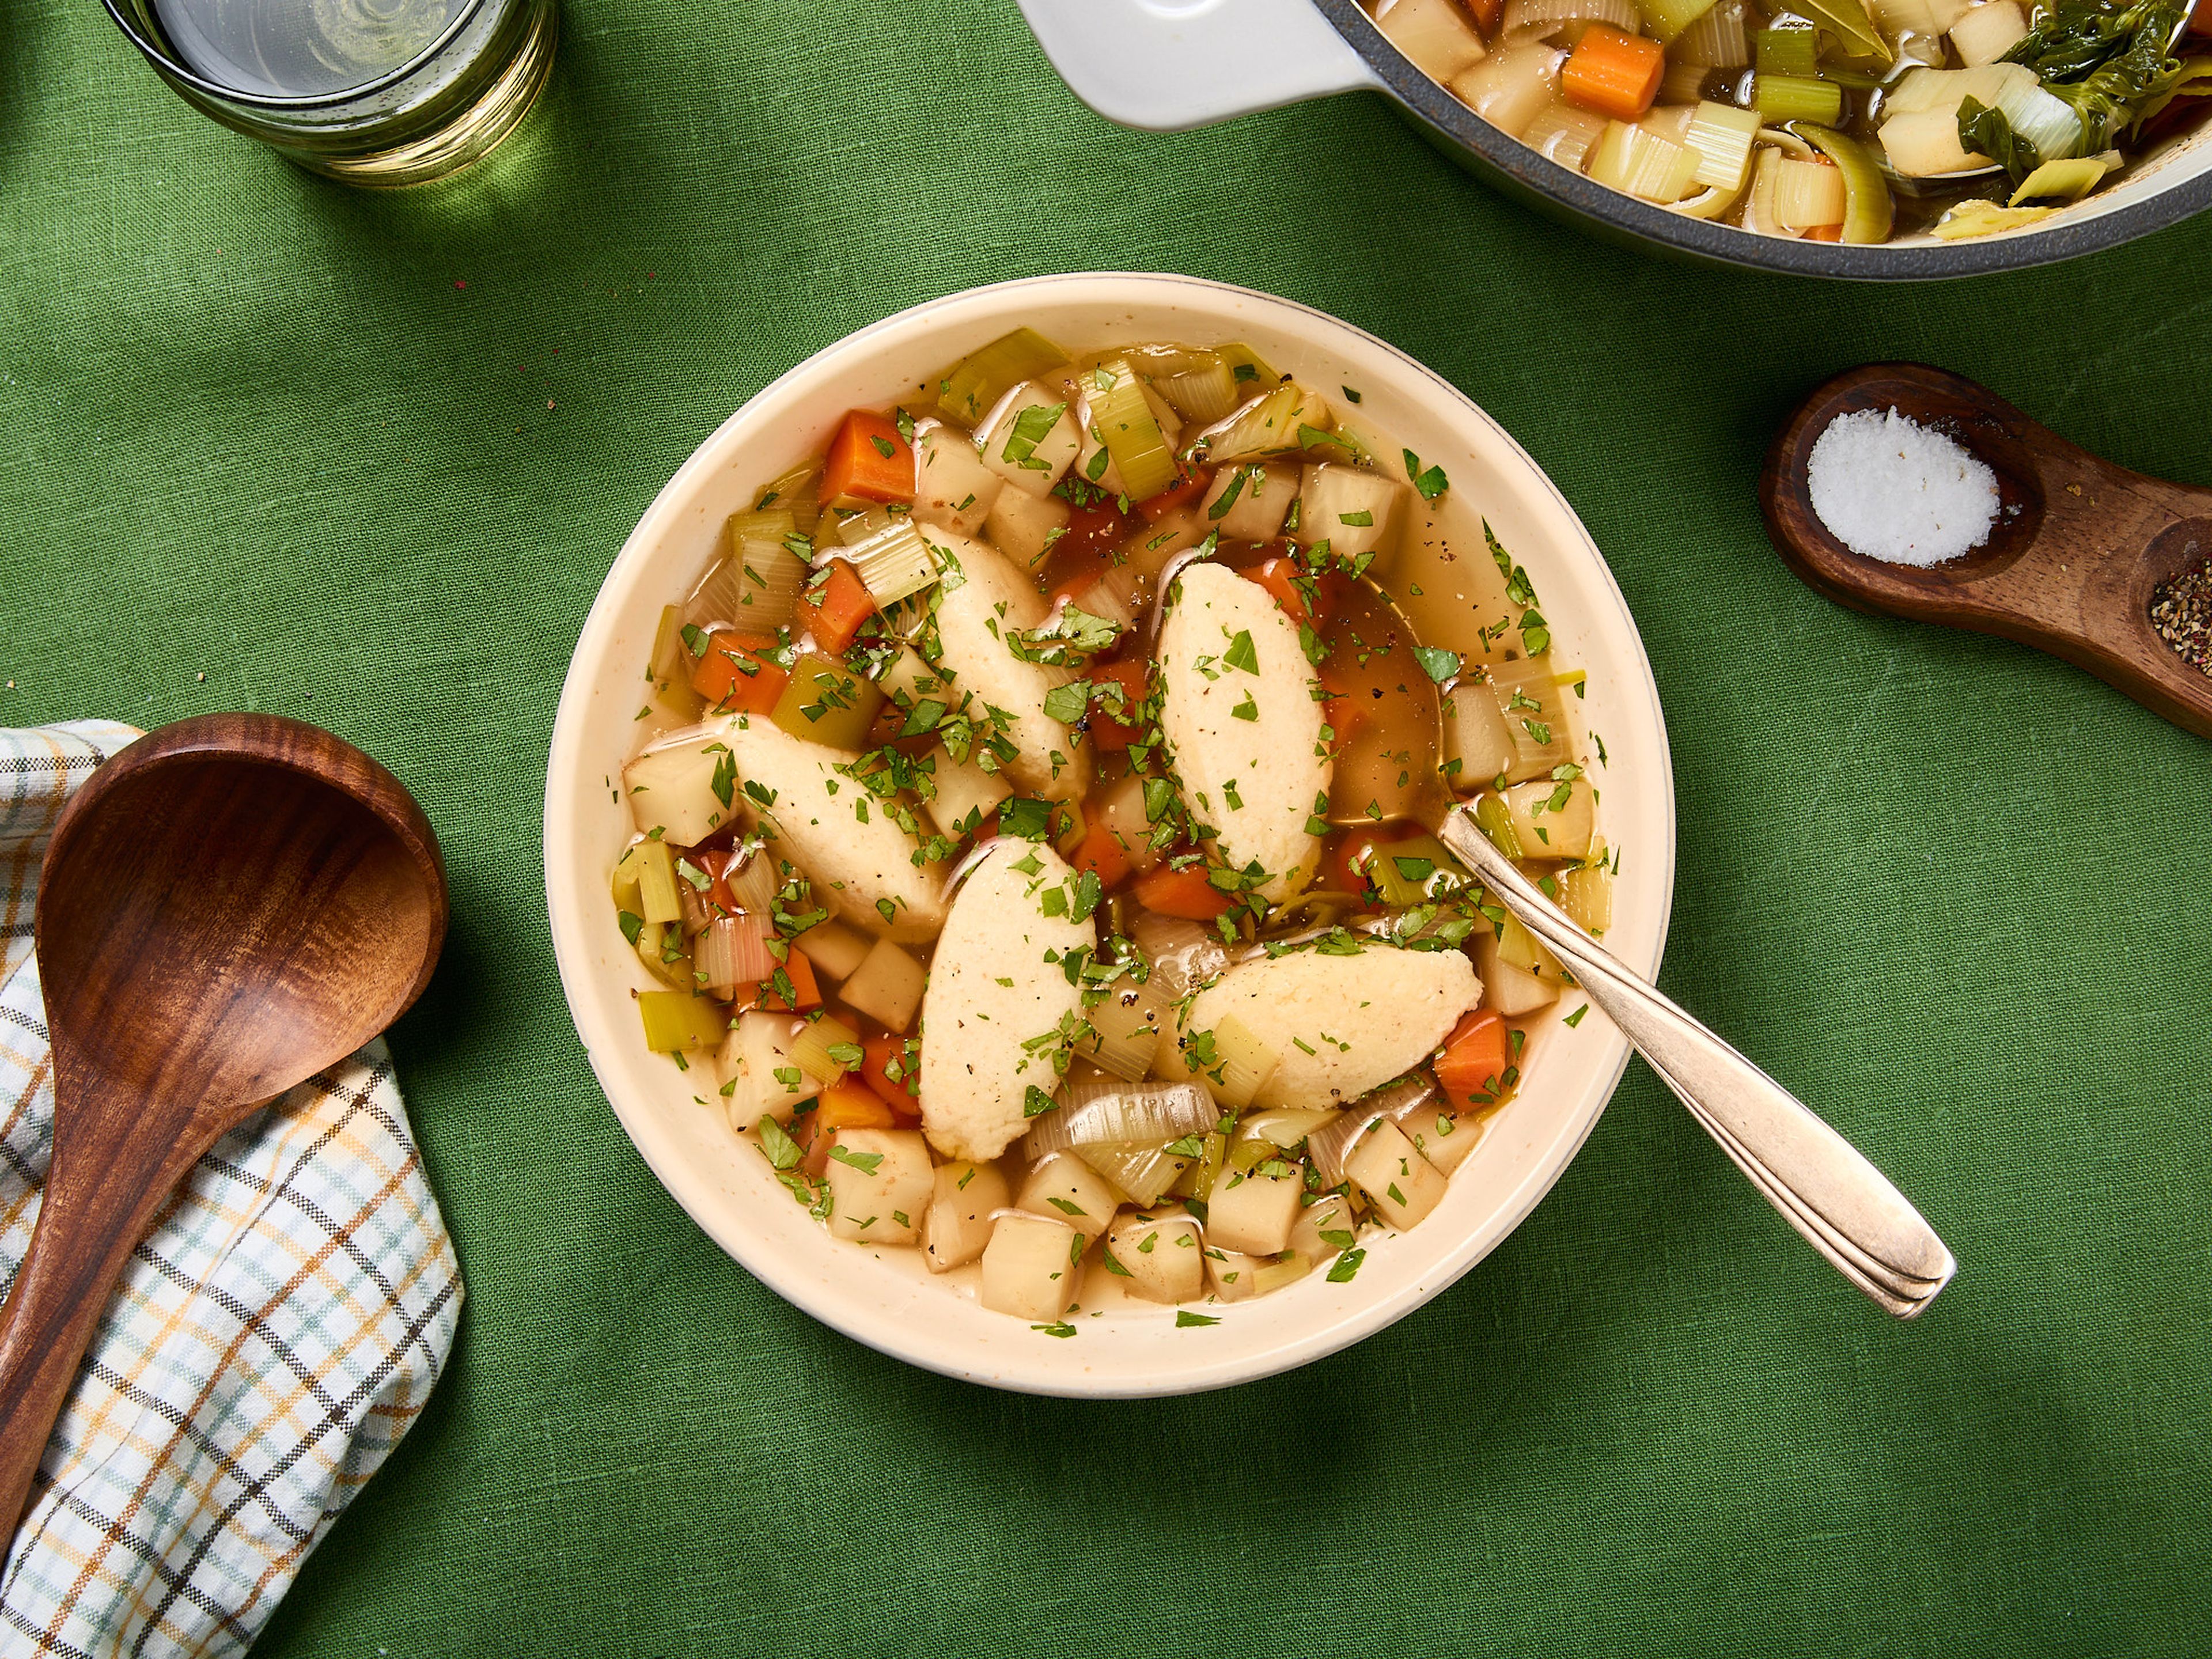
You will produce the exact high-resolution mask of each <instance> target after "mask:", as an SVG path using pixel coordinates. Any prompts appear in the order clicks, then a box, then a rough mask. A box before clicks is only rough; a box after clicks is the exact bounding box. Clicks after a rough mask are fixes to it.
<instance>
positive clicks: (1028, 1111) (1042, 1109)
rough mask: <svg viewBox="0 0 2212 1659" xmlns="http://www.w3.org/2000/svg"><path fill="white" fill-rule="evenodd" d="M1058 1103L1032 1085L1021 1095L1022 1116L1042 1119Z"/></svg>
mask: <svg viewBox="0 0 2212 1659" xmlns="http://www.w3.org/2000/svg"><path fill="white" fill-rule="evenodd" d="M1059 1104H1060V1103H1059V1102H1058V1101H1056V1100H1054V1098H1053V1097H1051V1096H1050V1095H1048V1094H1047V1093H1045V1091H1043V1090H1042V1089H1040V1088H1038V1087H1037V1086H1036V1084H1034V1083H1032V1084H1030V1086H1029V1087H1028V1088H1027V1089H1026V1090H1024V1091H1023V1093H1022V1115H1023V1116H1024V1117H1042V1116H1043V1115H1045V1114H1046V1113H1047V1112H1048V1111H1050V1110H1052V1109H1053V1108H1054V1107H1055V1106H1057V1105H1059Z"/></svg>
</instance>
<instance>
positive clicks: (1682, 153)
mask: <svg viewBox="0 0 2212 1659" xmlns="http://www.w3.org/2000/svg"><path fill="white" fill-rule="evenodd" d="M1698 167H1699V155H1698V153H1697V151H1695V150H1693V149H1690V148H1689V146H1688V145H1686V144H1678V143H1674V142H1673V141H1671V140H1669V139H1666V138H1662V137H1660V136H1659V135H1658V134H1657V133H1656V132H1652V131H1649V130H1648V129H1646V128H1644V127H1632V126H1630V125H1628V124H1627V123H1626V121H1613V122H1608V123H1607V125H1606V129H1605V137H1602V138H1601V139H1599V140H1598V144H1597V149H1596V150H1595V153H1593V154H1592V155H1591V156H1590V160H1589V176H1590V177H1591V178H1593V179H1596V180H1597V181H1598V183H1600V184H1601V185H1611V186H1612V187H1613V189H1615V190H1620V191H1627V192H1628V193H1629V194H1630V195H1632V196H1641V197H1644V200H1646V201H1649V202H1658V203H1661V204H1667V203H1671V202H1679V201H1680V200H1681V199H1682V197H1685V196H1686V195H1688V194H1689V193H1690V187H1691V185H1692V182H1693V181H1694V180H1695V179H1696V178H1697V176H1698Z"/></svg>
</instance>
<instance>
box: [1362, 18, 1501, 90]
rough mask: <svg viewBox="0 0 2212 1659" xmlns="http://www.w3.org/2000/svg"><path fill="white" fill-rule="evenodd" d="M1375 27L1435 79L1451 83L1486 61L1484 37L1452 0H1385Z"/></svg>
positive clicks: (1419, 67) (1423, 71)
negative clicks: (1483, 49)
mask: <svg viewBox="0 0 2212 1659" xmlns="http://www.w3.org/2000/svg"><path fill="white" fill-rule="evenodd" d="M1375 27H1376V28H1378V29H1381V30H1382V31H1383V33H1384V34H1385V35H1386V36H1388V37H1389V41H1390V44H1391V45H1393V46H1395V47H1397V48H1398V50H1399V51H1401V52H1404V53H1405V54H1406V56H1407V58H1410V59H1412V60H1413V65H1414V67H1415V68H1417V69H1419V70H1421V72H1422V73H1423V74H1425V75H1426V76H1429V77H1430V78H1431V80H1437V81H1449V80H1450V79H1451V78H1452V76H1455V75H1457V74H1458V73H1459V72H1460V71H1461V70H1464V69H1467V68H1468V67H1469V66H1470V65H1472V64H1479V63H1480V62H1481V61H1482V55H1483V53H1482V37H1481V36H1480V35H1479V34H1477V33H1475V32H1474V29H1473V27H1470V26H1469V25H1468V21H1467V15H1466V14H1465V13H1464V12H1462V11H1461V10H1460V9H1459V8H1458V7H1457V6H1455V5H1454V4H1453V3H1452V0H1383V3H1382V4H1381V5H1379V6H1377V7H1376V9H1375Z"/></svg>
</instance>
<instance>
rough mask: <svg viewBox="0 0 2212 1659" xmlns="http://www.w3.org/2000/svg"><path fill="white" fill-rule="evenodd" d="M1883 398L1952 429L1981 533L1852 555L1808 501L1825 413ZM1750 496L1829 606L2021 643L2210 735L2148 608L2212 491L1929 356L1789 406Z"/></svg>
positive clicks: (2186, 562) (2208, 511)
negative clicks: (2096, 451)
mask: <svg viewBox="0 0 2212 1659" xmlns="http://www.w3.org/2000/svg"><path fill="white" fill-rule="evenodd" d="M1891 409H1894V410H1897V411H1898V412H1899V413H1900V414H1902V415H1905V416H1910V417H1911V418H1912V419H1913V420H1915V421H1917V422H1920V423H1921V424H1922V425H1923V426H1929V427H1933V428H1936V430H1938V431H1941V432H1942V433H1944V434H1946V435H1948V436H1950V437H1952V438H1954V439H1955V440H1957V441H1959V442H1960V444H1962V445H1964V446H1965V447H1966V448H1967V449H1969V450H1971V451H1972V452H1973V453H1974V454H1975V455H1977V456H1978V457H1979V458H1980V459H1982V460H1983V461H1984V462H1985V463H1986V464H1987V465H1988V466H1989V468H1990V471H1992V472H1994V473H1996V479H1997V494H1998V501H1999V510H1998V515H1997V521H1996V524H1995V525H1993V526H1991V527H1990V536H1989V540H1988V541H1987V542H1986V543H1984V544H1983V545H1982V546H1980V547H1978V548H1976V549H1975V550H1973V551H1972V552H1970V553H1967V554H1966V555H1964V556H1961V557H1959V558H1957V559H1954V560H1952V561H1951V562H1948V563H1947V564H1940V565H1936V566H1934V567H1933V568H1929V569H1925V570H1921V569H1916V568H1912V567H1911V566H1909V565H1896V564H1887V563H1884V562H1882V561H1881V560H1879V559H1869V558H1865V557H1862V556H1860V555H1858V554H1857V553H1854V552H1852V551H1851V550H1850V549H1849V548H1847V547H1845V546H1844V544H1843V543H1841V542H1840V541H1838V540H1837V538H1835V537H1834V536H1833V535H1832V534H1831V533H1830V532H1829V531H1828V527H1827V526H1826V525H1824V524H1822V523H1821V522H1820V515H1819V514H1818V513H1815V512H1814V510H1813V501H1812V493H1811V485H1810V483H1809V479H1808V463H1809V461H1810V459H1811V457H1812V453H1813V445H1814V442H1815V441H1817V440H1818V439H1819V438H1820V434H1821V433H1822V432H1824V431H1826V429H1827V426H1828V422H1831V421H1832V420H1834V419H1835V418H1836V416H1838V415H1848V414H1851V413H1854V412H1856V411H1857V410H1891ZM1759 507H1760V508H1761V510H1762V511H1764V513H1765V515H1766V533H1767V535H1768V536H1769V537H1770V538H1771V539H1772V541H1773V543H1774V546H1775V550H1776V551H1778V552H1779V553H1780V554H1781V555H1782V557H1783V561H1784V563H1786V564H1788V565H1789V567H1790V568H1791V569H1792V570H1794V571H1796V573H1797V574H1798V575H1799V576H1801V577H1802V578H1803V579H1804V580H1805V582H1806V584H1807V585H1808V586H1810V587H1812V588H1813V589H1814V591H1815V592H1820V593H1823V594H1826V596H1827V597H1828V598H1829V599H1833V600H1835V601H1836V602H1837V603H1838V604H1839V605H1849V606H1850V607H1851V608H1852V609H1853V610H1856V611H1875V612H1882V613H1887V614H1888V615H1891V616H1895V617H1911V618H1913V619H1914V620H1916V621H1919V622H1932V623H1945V624H1947V625H1948V626H1950V627H1953V628H1967V629H1973V630H1974V631H1975V632H1977V633H1981V634H1996V635H2002V636H2003V637H2004V638H2006V639H2010V640H2018V641H2021V643H2022V644H2023V645H2032V646H2035V647H2039V649H2041V650H2045V651H2048V652H2050V653H2051V654H2052V655H2054V656H2058V657H2063V658H2064V659H2066V660H2067V661H2069V662H2070V663H2073V664H2075V665H2077V666H2079V667H2082V668H2086V669H2087V670H2088V671H2090V672H2091V673H2092V674H2094V675H2095V676H2096V677H2097V678H2099V679H2100V680H2103V681H2105V682H2106V684H2109V685H2112V687H2114V688H2115V689H2116V690H2121V691H2124V692H2125V693H2126V694H2127V695H2128V696H2130V697H2133V698H2134V699H2135V700H2136V702H2139V703H2141V704H2142V706H2143V707H2144V708H2148V709H2149V710H2151V711H2152V712H2153V713H2154V714H2160V715H2162V716H2163V717H2164V718H2166V719H2167V720H2172V722H2173V723H2174V724H2175V725H2176V726H2181V727H2182V728H2184V729H2185V730H2186V731H2190V732H2196V733H2197V735H2198V736H2200V737H2212V676H2208V675H2205V674H2203V673H2200V672H2198V671H2197V669H2195V668H2194V667H2192V666H2191V665H2189V664H2188V663H2187V662H2185V661H2184V660H2183V659H2181V657H2180V656H2179V655H2178V654H2177V653H2175V652H2173V651H2172V649H2171V648H2170V647H2168V646H2167V645H2166V641H2163V640H2161V639H2160V637H2159V636H2158V634H2157V632H2156V630H2155V629H2154V628H2153V627H2152V626H2151V621H2150V607H2151V602H2152V595H2153V591H2154V589H2155V588H2156V587H2157V586H2159V585H2160V583H2162V582H2167V581H2171V580H2173V579H2174V578H2175V577H2176V576H2177V575H2179V574H2180V573H2181V572H2182V570H2183V569H2185V568H2189V567H2192V566H2194V565H2195V564H2197V562H2199V561H2200V560H2202V559H2203V558H2205V557H2206V556H2208V555H2212V489H2200V488H2198V487H2197V486H2194V485H2191V484H2179V483H2169V482H2168V481H2166V479H2163V478H2153V477H2146V476H2145V475H2143V474H2142V473H2140V472H2130V471H2127V470H2126V469H2125V468H2124V467H2118V466H2114V465H2112V463H2111V462H2109V461H2105V460H2101V459H2099V458H2098V457H2096V456H2094V455H2092V454H2090V453H2088V451H2087V450H2085V449H2082V448H2081V447H2078V446H2076V445H2074V444H2070V443H2069V442H2067V441H2066V440H2065V439H2063V438H2062V437H2060V436H2058V435H2057V434H2056V433H2055V432H2052V431H2051V430H2050V429H2049V428H2045V427H2043V426H2039V425H2038V424H2037V423H2036V422H2033V421H2032V420H2030V419H2028V417H2027V416H2025V415H2023V414H2021V411H2020V410H2017V409H2015V408H2014V407H2013V406H2012V405H2011V404H2008V403H2007V402H2005V401H2004V399H2003V398H1999V397H1997V396H1996V394H1995V393H1994V392H1990V391H1988V390H1987V389H1985V388H1984V387H1982V386H1977V385H1975V384H1974V382H1972V380H1966V379H1964V378H1962V377H1961V376H1960V375H1956V374H1950V373H1948V372H1947V371H1945V370H1943V369H1940V368H1929V367H1927V366H1926V365H1925V364H1922V363H1869V364H1867V365H1866V366H1864V367H1863V368H1854V369H1850V370H1849V371H1847V372H1846V373H1844V374H1838V376H1836V378H1835V379H1834V380H1830V381H1828V382H1827V383H1826V385H1825V386H1821V387H1820V389H1819V390H1818V391H1816V392H1814V393H1813V394H1812V396H1810V397H1809V398H1806V399H1805V401H1804V402H1803V403H1802V404H1800V405H1799V406H1798V408H1797V410H1796V413H1795V414H1794V415H1792V416H1790V420H1789V422H1788V423H1787V424H1786V425H1784V427H1783V428H1782V431H1781V433H1780V435H1778V436H1777V437H1776V439H1775V440H1774V447H1772V448H1771V450H1769V451H1768V453H1767V457H1766V467H1765V471H1763V472H1762V473H1761V474H1760V475H1759Z"/></svg>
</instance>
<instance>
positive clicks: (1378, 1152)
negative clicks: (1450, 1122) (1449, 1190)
mask: <svg viewBox="0 0 2212 1659" xmlns="http://www.w3.org/2000/svg"><path fill="white" fill-rule="evenodd" d="M1344 1172H1345V1174H1346V1175H1347V1176H1350V1177H1351V1178H1352V1185H1354V1186H1355V1187H1357V1188H1359V1190H1360V1191H1361V1192H1363V1193H1364V1194H1367V1201H1368V1202H1369V1203H1370V1204H1372V1205H1373V1206H1375V1208H1376V1212H1377V1213H1378V1214H1380V1215H1381V1216H1382V1218H1383V1220H1385V1221H1387V1222H1389V1224H1390V1225H1392V1226H1393V1227H1395V1228H1396V1229H1397V1230H1398V1231H1400V1232H1404V1231H1407V1229H1408V1228H1410V1227H1413V1226H1416V1225H1419V1223H1420V1222H1421V1221H1422V1220H1423V1219H1424V1218H1425V1217H1426V1216H1427V1215H1428V1213H1429V1212H1430V1211H1431V1210H1433V1209H1435V1208H1436V1207H1437V1200H1440V1199H1441V1198H1443V1195H1444V1188H1446V1187H1447V1186H1448V1185H1449V1184H1450V1183H1449V1182H1448V1181H1447V1180H1446V1179H1445V1177H1444V1175H1443V1171H1442V1170H1438V1169H1437V1166H1436V1165H1435V1164H1431V1163H1430V1162H1429V1161H1428V1159H1426V1158H1423V1157H1422V1156H1421V1155H1420V1154H1419V1152H1415V1151H1414V1150H1413V1142H1412V1141H1410V1140H1408V1139H1406V1137H1405V1135H1404V1134H1403V1133H1401V1131H1400V1130H1399V1128H1398V1127H1397V1126H1396V1125H1395V1124H1393V1123H1378V1124H1376V1126H1375V1127H1374V1128H1373V1129H1372V1130H1371V1131H1370V1132H1369V1133H1367V1134H1366V1135H1364V1136H1363V1137H1362V1138H1361V1139H1360V1140H1359V1143H1358V1145H1357V1146H1354V1147H1353V1148H1352V1155H1351V1156H1350V1157H1349V1158H1346V1160H1345V1164H1344Z"/></svg>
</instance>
